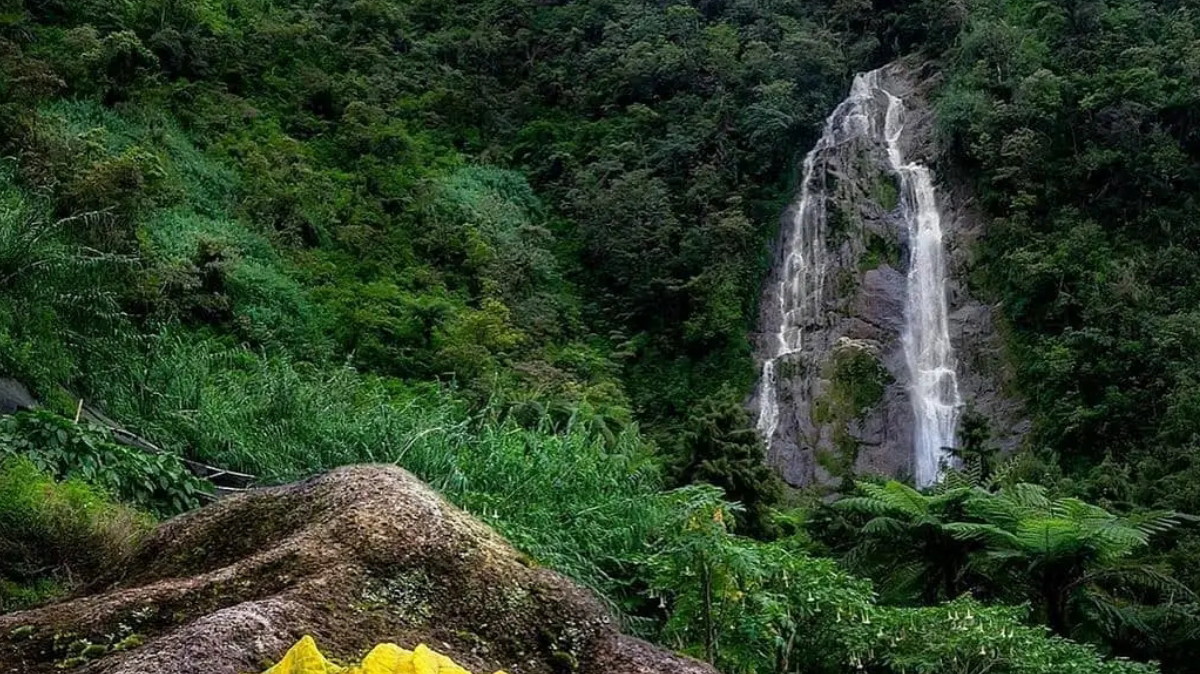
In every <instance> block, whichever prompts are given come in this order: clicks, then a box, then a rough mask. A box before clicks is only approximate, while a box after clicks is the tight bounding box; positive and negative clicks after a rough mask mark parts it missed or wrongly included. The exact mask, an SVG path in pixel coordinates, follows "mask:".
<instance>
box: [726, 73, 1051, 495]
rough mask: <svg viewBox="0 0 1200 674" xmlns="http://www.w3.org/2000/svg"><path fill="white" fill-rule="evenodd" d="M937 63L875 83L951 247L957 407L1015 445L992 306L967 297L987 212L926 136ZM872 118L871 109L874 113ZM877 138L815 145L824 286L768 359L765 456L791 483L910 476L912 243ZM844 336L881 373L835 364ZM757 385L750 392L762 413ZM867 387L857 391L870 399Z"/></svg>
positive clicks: (772, 282) (1015, 418)
mask: <svg viewBox="0 0 1200 674" xmlns="http://www.w3.org/2000/svg"><path fill="white" fill-rule="evenodd" d="M934 77H935V76H934V75H933V74H932V73H929V72H925V71H922V70H921V69H920V68H913V67H910V66H907V65H902V64H893V65H891V66H888V67H887V68H885V69H884V70H883V72H882V73H881V84H882V85H883V86H884V87H886V88H887V90H888V91H890V92H891V93H892V94H894V95H895V96H898V97H900V98H901V99H903V101H904V103H905V115H904V129H905V131H904V134H903V136H902V138H901V139H900V142H901V143H902V146H903V147H902V151H903V154H904V156H905V157H906V159H907V160H908V161H917V162H921V163H924V164H926V165H928V166H931V167H932V168H933V170H934V173H935V176H934V178H935V181H936V188H937V197H938V203H939V206H940V212H941V216H942V228H943V231H944V233H945V244H946V249H947V250H946V253H947V257H946V259H947V264H948V270H947V274H948V276H949V281H948V283H947V297H948V301H949V306H948V309H949V328H950V338H951V342H952V345H953V347H954V352H955V357H956V360H957V368H956V370H957V374H958V383H959V393H960V396H961V398H962V400H963V402H964V407H965V408H966V409H967V410H971V411H972V412H973V413H977V414H981V415H982V416H984V417H985V418H986V419H987V420H988V421H989V423H990V427H991V430H992V432H993V443H994V444H995V445H996V446H998V447H999V448H1000V449H1001V450H1002V451H1011V450H1013V449H1015V448H1016V447H1017V446H1018V445H1019V444H1020V442H1021V439H1022V438H1023V436H1024V434H1025V432H1026V430H1027V428H1028V422H1026V421H1025V420H1024V416H1023V414H1022V410H1021V406H1020V404H1019V402H1018V401H1016V400H1015V399H1013V398H1012V397H1010V396H1008V395H1006V393H1005V385H1006V382H1007V381H1008V379H1009V377H1010V374H1009V372H1008V368H1007V367H1006V365H1005V360H1004V351H1003V345H1002V343H1001V341H1000V338H999V336H998V335H997V333H996V330H995V326H994V323H993V319H992V310H991V308H990V307H989V306H987V305H985V304H983V303H981V302H980V301H978V300H977V299H976V298H974V297H973V296H972V295H971V293H970V291H969V289H968V287H967V282H966V280H967V278H968V276H969V274H970V271H971V263H972V251H973V249H974V243H975V241H976V240H977V239H978V238H979V237H980V236H982V235H983V220H982V219H981V218H980V217H978V215H977V214H976V213H974V212H973V210H972V208H971V204H970V194H969V191H968V190H966V189H965V188H964V187H963V186H962V183H960V182H959V181H956V180H955V177H954V176H953V175H945V174H943V173H942V172H939V171H938V169H939V168H940V167H939V165H938V163H937V158H938V156H939V155H938V150H937V147H936V145H935V143H934V138H933V122H934V119H933V111H932V110H931V109H930V107H929V106H928V104H927V99H926V95H927V94H928V92H929V90H930V89H931V88H932V85H933V84H934V83H935V80H934V79H933V78H934ZM877 123H879V122H878V120H877ZM888 166H889V164H888V159H887V156H886V148H885V146H884V144H883V143H882V142H878V141H877V140H876V141H873V140H872V139H871V138H869V134H867V135H860V136H857V137H853V138H851V139H850V140H849V141H848V142H843V143H840V144H838V145H836V146H835V147H833V148H831V149H830V150H828V151H826V152H823V153H822V154H821V156H820V157H818V161H817V163H816V165H815V170H817V171H823V172H824V175H823V176H818V177H817V182H818V183H819V184H822V185H824V186H825V189H826V190H827V191H828V192H829V195H830V196H829V198H828V199H827V200H826V202H825V208H826V212H825V230H826V231H825V236H824V263H825V265H826V268H825V271H824V283H823V291H821V292H820V302H819V310H818V311H815V312H813V313H812V314H811V318H810V320H808V321H807V323H806V324H805V325H804V326H803V329H802V334H801V335H800V336H799V339H798V341H799V342H800V343H802V348H801V349H800V350H799V352H797V353H793V354H789V355H786V356H784V357H783V358H781V359H780V361H779V362H778V363H777V364H776V369H777V371H778V375H777V379H778V385H777V388H776V391H777V393H776V395H777V396H778V402H779V405H778V408H779V410H780V415H779V419H778V425H777V430H776V433H775V435H774V441H773V442H772V443H771V445H770V449H769V451H768V461H769V462H770V463H771V464H772V465H773V466H774V467H775V468H776V469H778V470H779V472H780V474H781V475H782V476H783V478H784V479H785V480H786V481H787V482H788V483H789V484H792V485H794V486H806V485H813V484H817V485H828V486H830V487H836V486H838V485H839V484H840V482H841V478H843V477H847V476H850V475H863V474H881V475H888V476H892V477H897V478H901V479H911V478H912V476H913V472H914V456H913V454H914V449H913V443H914V421H913V408H912V405H911V402H910V400H909V394H908V381H909V373H908V367H907V363H906V360H905V355H904V349H903V344H902V343H901V334H902V333H903V331H904V326H905V302H906V294H907V278H906V274H907V273H908V261H909V246H908V241H907V237H908V228H907V225H906V223H905V222H904V220H903V218H902V217H901V215H900V212H899V208H898V179H897V177H896V176H895V175H894V174H892V173H891V172H890V171H889V170H888ZM794 209H795V205H793V206H792V207H791V208H790V209H789V210H788V211H787V212H785V213H784V214H783V216H782V222H781V228H780V229H781V232H780V241H779V243H778V245H777V250H778V251H779V252H777V254H776V263H775V264H774V265H773V266H772V272H771V275H770V276H769V277H768V279H767V280H766V282H765V283H764V286H763V287H764V292H763V297H762V300H761V302H760V307H761V313H760V317H759V325H760V326H762V328H761V329H762V330H763V332H762V333H758V334H757V335H755V337H756V345H757V346H756V353H757V357H758V359H759V363H760V365H761V363H762V362H763V361H764V360H765V359H767V358H768V357H770V356H771V355H772V354H773V353H774V352H775V351H776V350H777V348H778V347H777V346H776V345H775V343H774V341H773V340H776V339H777V338H776V336H775V334H774V331H775V330H777V329H778V326H779V325H780V311H779V305H780V303H779V298H778V287H779V282H780V278H779V275H780V274H781V273H782V271H781V267H782V264H781V263H780V262H781V259H782V256H783V250H784V248H785V247H786V246H787V245H788V241H789V239H788V237H790V236H793V232H792V229H793V228H794V226H795V210H794ZM848 344H851V345H855V346H854V347H853V348H859V349H860V350H863V351H864V352H868V353H870V354H871V355H872V356H873V357H874V358H875V361H876V363H877V365H878V368H879V369H880V370H881V371H882V372H884V373H886V377H883V378H882V379H881V380H876V379H875V378H874V374H873V373H872V371H871V369H870V368H864V367H857V368H852V369H849V370H846V369H844V368H839V367H837V362H838V360H839V353H841V352H842V351H844V350H845V349H846V348H848V347H847V345H848ZM880 384H882V392H881V393H880V394H879V395H877V396H872V397H871V398H872V399H871V400H870V401H869V402H870V404H869V405H866V406H864V407H854V406H847V405H845V404H844V401H842V400H839V399H840V398H844V397H845V396H846V395H847V391H854V390H857V389H859V388H863V387H866V388H870V389H873V390H875V389H877V388H878V387H879V385H880ZM762 395H763V394H762V391H761V386H760V390H759V391H756V392H755V395H754V396H753V397H752V399H751V400H750V402H749V405H750V407H751V410H752V412H754V413H757V412H758V408H759V404H760V398H761V397H762ZM865 401H866V399H865V398H862V399H861V400H860V402H865Z"/></svg>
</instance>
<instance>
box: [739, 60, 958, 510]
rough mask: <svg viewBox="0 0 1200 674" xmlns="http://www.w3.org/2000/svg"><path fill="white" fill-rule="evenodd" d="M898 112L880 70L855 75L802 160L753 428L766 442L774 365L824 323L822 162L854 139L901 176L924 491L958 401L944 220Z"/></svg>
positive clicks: (917, 459)
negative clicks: (910, 152) (906, 148)
mask: <svg viewBox="0 0 1200 674" xmlns="http://www.w3.org/2000/svg"><path fill="white" fill-rule="evenodd" d="M904 114H905V108H904V103H903V101H902V100H901V99H900V98H899V97H897V96H895V95H893V94H892V93H891V92H890V91H888V90H887V89H885V88H884V87H883V86H882V85H881V77H880V71H879V70H876V71H872V72H869V73H863V74H860V75H858V76H857V77H856V78H855V79H854V84H853V86H852V87H851V90H850V95H849V96H848V97H847V98H846V100H844V101H843V102H842V103H841V104H839V105H838V106H837V108H836V109H834V111H833V113H832V114H830V116H829V118H828V119H827V120H826V122H825V128H824V132H823V134H822V136H821V138H820V140H818V141H817V144H816V146H815V147H814V148H813V149H812V151H811V152H809V153H808V155H807V156H806V157H805V159H804V171H803V176H802V179H801V186H800V199H799V202H798V204H797V206H796V208H795V211H794V216H793V218H792V220H791V222H790V223H789V228H788V231H786V232H785V237H786V238H785V244H784V247H783V259H782V262H781V269H780V270H779V273H778V280H777V287H775V288H773V289H772V290H773V292H772V293H771V295H773V297H774V299H775V300H776V301H777V302H778V307H777V313H776V314H775V316H776V318H775V320H777V322H778V325H777V326H774V327H776V328H777V330H776V331H775V332H774V333H772V334H770V335H769V339H770V343H769V345H768V346H767V348H766V352H765V354H764V360H763V365H762V373H761V376H760V379H759V387H758V396H757V398H758V420H757V427H758V430H759V432H760V433H761V434H762V435H763V437H764V439H765V440H766V442H767V443H768V446H771V444H772V443H774V442H775V441H776V435H777V431H778V430H779V422H780V413H781V405H783V404H784V401H781V400H780V395H779V389H780V382H779V374H780V365H781V364H782V363H785V362H789V361H791V360H800V361H804V360H805V358H806V357H807V355H806V354H805V349H806V348H807V347H806V344H805V339H804V335H805V332H806V330H812V329H814V328H817V327H819V326H821V325H822V324H823V322H824V321H825V318H826V317H825V312H826V310H825V307H824V305H825V300H826V298H825V297H824V295H825V291H826V287H825V286H826V283H825V279H826V275H827V272H828V269H829V263H828V258H829V255H830V253H829V250H828V248H827V241H826V235H827V232H828V230H829V224H830V223H829V222H828V219H827V213H828V211H829V207H830V205H831V204H830V203H829V202H830V200H831V187H830V185H829V184H828V179H827V174H828V170H827V169H828V166H827V165H826V163H827V157H829V156H831V155H833V154H836V153H837V151H838V149H839V148H840V147H842V146H845V145H846V144H847V143H849V142H851V141H864V142H866V143H867V144H873V145H874V146H875V147H878V146H880V145H882V146H883V147H884V148H885V149H886V154H887V162H888V166H887V167H886V170H887V171H888V172H890V173H893V174H895V175H896V176H897V177H898V178H899V182H900V194H899V204H898V208H899V213H900V216H901V217H902V218H903V220H904V224H905V226H906V229H907V234H908V242H909V252H910V259H909V265H908V267H909V269H908V274H907V279H906V286H907V288H906V296H905V302H904V304H905V306H904V328H903V333H902V335H901V341H902V344H903V347H904V358H905V361H906V365H907V370H908V376H909V381H908V391H909V399H910V402H911V405H912V412H913V417H914V424H913V466H914V476H913V477H914V479H915V481H916V483H917V485H918V486H927V485H929V484H932V483H934V482H936V481H937V479H938V476H939V473H940V471H941V468H942V465H943V463H944V462H945V461H946V460H947V458H948V456H947V451H946V448H948V447H951V446H953V443H954V434H955V430H956V426H957V423H958V415H959V410H960V407H961V400H960V398H959V391H958V380H957V374H956V370H955V359H954V352H953V348H952V346H951V343H950V337H949V325H948V316H947V314H948V312H947V304H946V292H945V285H946V263H945V253H944V246H943V241H942V228H941V214H940V212H939V210H938V204H937V198H936V195H935V192H934V189H933V180H932V175H931V174H930V171H929V169H928V168H926V167H925V166H922V165H920V164H918V163H906V162H905V160H904V157H903V154H902V150H901V139H902V136H903V133H904ZM880 122H882V123H880Z"/></svg>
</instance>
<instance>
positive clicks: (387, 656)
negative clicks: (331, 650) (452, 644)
mask: <svg viewBox="0 0 1200 674" xmlns="http://www.w3.org/2000/svg"><path fill="white" fill-rule="evenodd" d="M263 674H471V672H469V671H467V670H465V669H463V668H462V667H460V666H459V665H458V664H457V663H456V662H454V661H453V660H451V659H450V658H448V657H446V656H445V655H442V654H441V653H438V652H437V651H435V650H433V649H432V648H430V647H428V646H426V645H425V644H419V645H418V646H417V647H416V648H415V649H413V650H411V651H410V650H407V649H404V648H400V647H399V646H397V645H396V644H379V645H378V646H376V647H375V648H372V649H371V652H370V653H367V656H366V657H365V658H363V661H362V664H359V665H356V666H352V667H339V666H338V665H335V664H333V663H332V662H329V661H328V660H326V659H325V656H324V655H321V651H320V650H318V649H317V642H316V641H313V638H312V637H310V636H305V637H304V638H303V639H301V640H300V641H298V642H296V645H295V646H292V647H291V649H290V650H288V652H287V654H286V655H284V656H283V659H282V660H280V661H279V664H277V665H275V666H274V667H272V668H270V669H268V670H267V671H265V672H263ZM496 674H506V673H505V672H504V671H503V670H501V671H498V672H496Z"/></svg>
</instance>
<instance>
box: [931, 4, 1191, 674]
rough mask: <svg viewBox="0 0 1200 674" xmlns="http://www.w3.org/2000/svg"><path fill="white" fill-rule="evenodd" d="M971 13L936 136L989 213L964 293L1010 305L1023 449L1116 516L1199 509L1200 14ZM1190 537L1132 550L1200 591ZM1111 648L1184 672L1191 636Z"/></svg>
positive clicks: (1175, 8)
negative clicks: (972, 288) (1136, 510)
mask: <svg viewBox="0 0 1200 674" xmlns="http://www.w3.org/2000/svg"><path fill="white" fill-rule="evenodd" d="M968 7H969V12H968V17H967V20H966V21H963V22H960V23H959V26H958V28H957V29H956V30H955V31H954V32H956V33H957V37H956V38H955V40H953V41H942V42H940V44H942V45H945V46H947V47H949V48H948V49H947V50H946V51H945V54H944V55H945V63H946V71H947V77H946V81H945V84H944V86H942V87H941V91H940V93H939V97H938V98H939V102H938V113H939V114H938V124H939V127H940V131H941V136H942V141H943V144H944V145H945V146H946V147H948V148H949V149H950V150H951V154H950V157H948V160H949V162H948V163H950V164H952V166H953V168H952V169H951V170H953V171H954V172H955V173H957V174H960V175H965V176H968V178H969V180H970V181H971V182H972V183H973V186H974V188H975V192H976V194H977V195H978V196H979V199H980V205H981V206H982V207H983V208H984V209H985V211H986V214H987V215H988V216H990V224H989V228H988V235H987V237H985V238H984V240H983V241H982V242H981V248H980V256H979V266H978V268H977V269H976V273H975V279H974V280H975V281H976V285H977V286H979V290H981V291H984V292H986V293H987V294H990V295H991V300H992V301H994V302H995V303H996V304H997V306H998V307H1000V309H1001V315H1002V317H1003V319H1004V321H1005V324H1006V327H1007V330H1006V332H1007V334H1008V336H1009V338H1010V353H1011V355H1012V358H1011V362H1012V363H1013V366H1014V368H1015V374H1016V381H1015V383H1016V384H1017V388H1018V389H1019V390H1020V392H1021V393H1022V394H1024V396H1025V397H1026V399H1027V400H1028V410H1029V413H1030V415H1031V417H1032V421H1033V430H1032V437H1031V440H1032V442H1033V443H1034V445H1035V446H1036V447H1037V448H1038V449H1039V450H1042V451H1041V454H1042V456H1044V457H1046V458H1045V459H1044V462H1046V463H1048V464H1051V465H1050V469H1049V471H1048V473H1049V474H1051V475H1055V474H1057V475H1061V476H1062V477H1063V479H1062V482H1063V487H1064V488H1065V489H1067V490H1070V491H1073V492H1075V493H1078V494H1080V495H1096V496H1097V497H1103V498H1106V499H1107V498H1112V495H1113V494H1114V489H1113V487H1114V486H1118V485H1117V484H1116V483H1118V482H1119V483H1121V484H1120V485H1119V490H1118V491H1119V492H1120V496H1119V498H1116V499H1113V503H1114V505H1117V506H1119V507H1122V508H1127V507H1129V506H1131V505H1138V506H1141V507H1146V508H1167V509H1174V510H1180V511H1185V512H1196V511H1200V498H1198V496H1200V494H1198V492H1197V491H1196V490H1195V489H1193V488H1191V487H1189V486H1188V485H1189V484H1192V483H1194V482H1195V477H1196V475H1197V471H1198V470H1200V468H1198V464H1197V462H1196V457H1197V456H1200V455H1197V453H1196V452H1195V447H1194V438H1195V434H1196V430H1197V426H1196V420H1197V419H1200V416H1197V415H1196V413H1195V412H1196V408H1195V407H1194V406H1193V405H1192V402H1191V401H1193V400H1195V399H1196V398H1197V390H1198V389H1197V386H1198V383H1200V377H1198V376H1197V372H1196V359H1195V357H1194V354H1195V352H1196V346H1197V344H1196V340H1195V337H1196V335H1197V334H1200V333H1197V331H1196V329H1195V328H1196V321H1195V318H1196V316H1195V306H1196V299H1197V296H1198V294H1197V289H1200V278H1197V276H1196V274H1195V270H1196V269H1197V268H1198V267H1197V263H1198V262H1200V260H1198V259H1197V255H1196V250H1197V247H1196V246H1195V245H1194V241H1195V240H1196V237H1197V229H1196V218H1195V212H1196V194H1197V193H1198V192H1200V172H1198V171H1197V166H1200V162H1198V159H1200V144H1198V143H1197V140H1198V135H1197V133H1198V132H1197V128H1196V126H1195V124H1193V123H1192V121H1191V116H1190V113H1189V112H1188V111H1191V110H1194V109H1196V106H1197V105H1198V103H1200V99H1198V98H1197V96H1198V95H1200V94H1198V93H1197V92H1200V71H1198V70H1197V69H1196V68H1195V67H1194V64H1195V63H1196V62H1197V59H1198V58H1200V52H1198V51H1197V44H1198V41H1197V35H1198V32H1200V17H1198V16H1197V14H1196V11H1195V7H1190V6H1188V5H1187V4H1186V3H1157V2H1150V1H1147V0H1107V1H1105V2H1068V3H1049V4H1047V3H1022V2H998V1H991V0H989V1H986V2H978V3H971V4H970V5H968ZM923 11H928V10H923ZM1054 464H1057V465H1054ZM1195 540H1196V533H1195V531H1194V530H1184V531H1181V532H1177V533H1175V534H1173V535H1172V536H1170V537H1165V538H1164V539H1163V540H1162V541H1160V542H1159V543H1158V544H1156V545H1155V546H1153V547H1152V549H1151V550H1148V551H1146V552H1143V553H1140V554H1142V555H1146V554H1149V555H1150V556H1151V559H1150V561H1158V560H1163V561H1166V560H1169V561H1170V563H1171V565H1172V566H1174V567H1175V571H1176V572H1177V573H1178V574H1179V576H1180V578H1181V580H1183V581H1184V582H1185V583H1186V584H1188V585H1190V586H1192V587H1195V586H1197V580H1198V579H1200V572H1198V569H1200V565H1198V564H1197V561H1196V560H1197V559H1200V558H1197V557H1196V556H1195V554H1194V552H1195ZM1155 631H1163V630H1158V629H1156V630H1155ZM1136 641H1137V639H1134V640H1133V642H1136ZM1118 643H1119V644H1120V647H1121V648H1123V649H1124V650H1125V652H1130V653H1136V654H1138V655H1139V656H1148V655H1150V656H1153V657H1160V658H1162V659H1164V660H1165V661H1168V666H1170V667H1175V668H1178V671H1189V670H1190V669H1192V668H1193V666H1194V664H1193V663H1194V654H1195V652H1196V646H1195V644H1196V640H1195V638H1194V635H1193V636H1192V637H1186V638H1185V641H1184V642H1182V643H1181V642H1179V641H1175V642H1170V641H1167V642H1164V643H1165V644H1166V645H1165V646H1164V645H1159V646H1153V647H1149V648H1147V647H1145V646H1144V644H1138V643H1132V642H1131V641H1130V640H1129V639H1126V638H1123V637H1122V638H1119V639H1118ZM1170 649H1177V650H1175V651H1174V652H1172V651H1171V650H1170Z"/></svg>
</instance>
